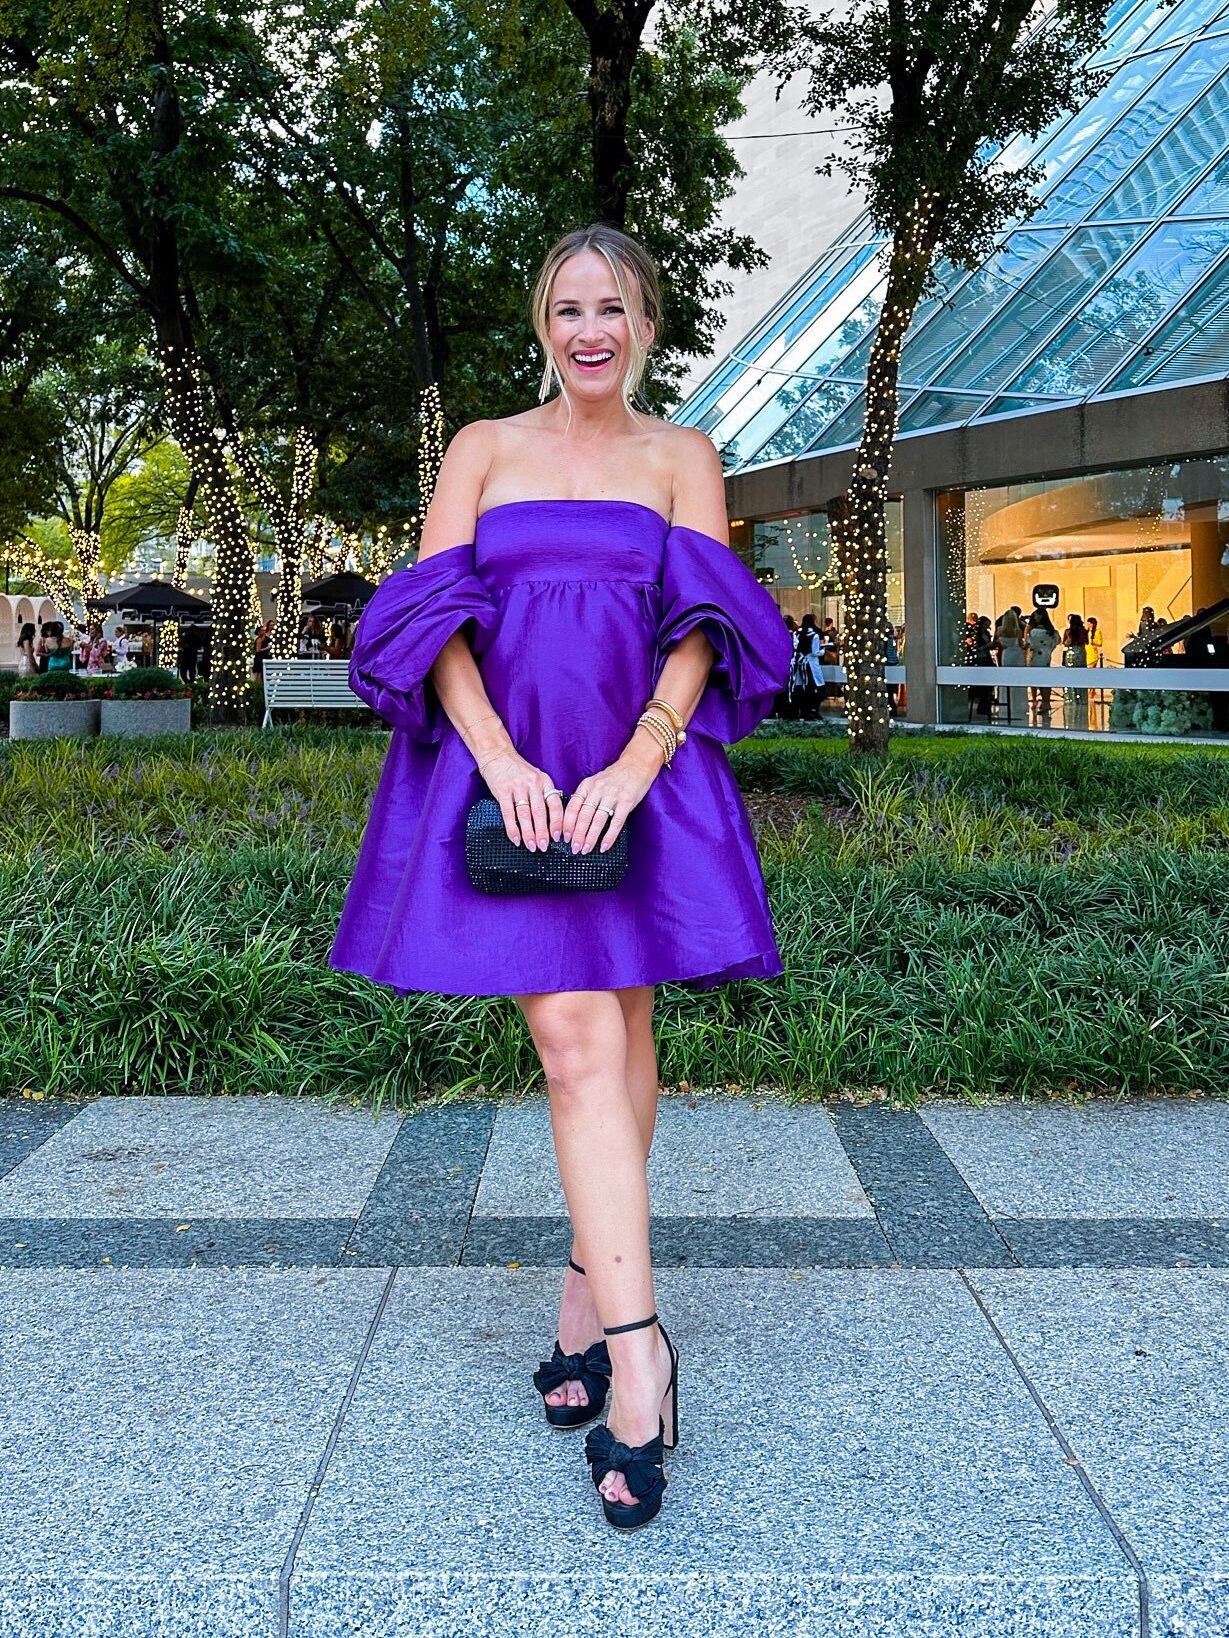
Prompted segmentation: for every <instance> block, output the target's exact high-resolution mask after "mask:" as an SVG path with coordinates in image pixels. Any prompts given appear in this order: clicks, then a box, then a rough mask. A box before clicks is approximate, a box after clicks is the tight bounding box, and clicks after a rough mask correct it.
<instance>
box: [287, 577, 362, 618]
mask: <svg viewBox="0 0 1229 1638" xmlns="http://www.w3.org/2000/svg"><path fill="white" fill-rule="evenodd" d="M375 592H376V588H375V587H374V586H373V585H372V583H371V581H370V580H364V578H363V576H362V575H361V574H352V573H350V572H349V571H347V572H346V573H344V574H326V575H325V577H324V579H323V580H313V581H312V583H311V585H310V586H304V588H303V602H304V603H305V604H307V603H344V604H345V605H346V607H347V608H348V609H351V610H353V611H357V610H359V609H361V608H365V607H366V605H367V604H368V603H369V602H370V601H371V599H372V598H373V597H374V596H375ZM313 612H314V613H316V614H319V612H320V610H319V609H315V610H313Z"/></svg>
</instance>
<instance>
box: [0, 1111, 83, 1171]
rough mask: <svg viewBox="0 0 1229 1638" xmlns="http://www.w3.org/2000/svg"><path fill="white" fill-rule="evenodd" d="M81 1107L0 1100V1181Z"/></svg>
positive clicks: (66, 1122) (65, 1123) (67, 1121)
mask: <svg viewBox="0 0 1229 1638" xmlns="http://www.w3.org/2000/svg"><path fill="white" fill-rule="evenodd" d="M82 1107H83V1105H81V1104H79V1103H34V1102H33V1101H32V1100H31V1099H29V1098H0V1177H5V1176H6V1175H7V1174H8V1173H9V1172H11V1171H12V1170H13V1168H14V1167H15V1166H20V1164H21V1163H22V1161H23V1160H24V1159H25V1158H26V1156H27V1155H31V1154H33V1153H34V1151H35V1149H37V1148H38V1147H39V1146H40V1145H41V1144H44V1143H46V1141H47V1139H48V1138H49V1137H54V1135H55V1134H56V1133H57V1132H58V1131H59V1130H60V1128H61V1127H62V1126H67V1125H68V1123H69V1121H70V1120H72V1118H73V1117H74V1115H77V1114H78V1113H79V1112H80V1111H81V1109H82Z"/></svg>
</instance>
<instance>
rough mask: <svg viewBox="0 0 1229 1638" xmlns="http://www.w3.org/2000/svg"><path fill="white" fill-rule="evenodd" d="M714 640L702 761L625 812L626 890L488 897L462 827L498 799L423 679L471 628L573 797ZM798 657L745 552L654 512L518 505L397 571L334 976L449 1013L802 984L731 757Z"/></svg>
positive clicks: (505, 697) (376, 665)
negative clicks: (533, 1000)
mask: <svg viewBox="0 0 1229 1638" xmlns="http://www.w3.org/2000/svg"><path fill="white" fill-rule="evenodd" d="M697 626H698V627H701V628H702V629H703V631H704V633H705V635H706V636H707V637H708V638H709V639H710V640H711V641H712V643H713V645H714V647H715V648H716V650H717V657H716V659H715V660H714V662H713V668H712V672H711V674H710V676H709V680H708V684H707V686H706V688H705V690H704V694H703V696H702V697H701V700H700V703H699V705H698V706H697V708H696V710H695V713H694V715H693V716H692V718H691V721H690V722H689V723H688V725H687V731H688V737H687V743H686V744H685V745H682V746H680V747H679V749H678V751H677V752H676V753H675V756H674V762H673V766H672V767H670V768H663V769H662V770H661V772H660V773H659V774H658V775H657V777H656V779H655V780H654V782H653V784H652V786H651V787H650V788H649V791H648V793H647V795H646V796H645V797H644V799H643V801H641V802H640V803H639V804H638V805H637V806H636V807H635V808H634V809H633V810H632V812H631V814H630V815H629V817H628V821H627V830H628V859H629V863H628V870H627V874H626V876H625V877H624V878H623V881H622V882H621V883H620V884H619V885H618V887H615V888H612V889H610V890H609V891H606V892H601V893H558V894H545V893H543V894H529V895H526V896H524V897H517V896H501V895H495V894H487V893H481V892H479V891H478V889H477V888H475V887H473V886H472V885H471V883H470V881H469V878H468V876H467V875H466V871H465V842H464V838H465V817H466V814H467V812H468V810H469V808H470V806H471V805H472V804H473V803H474V802H476V801H477V800H478V798H479V797H480V796H486V795H488V794H489V793H488V791H487V786H486V782H485V780H483V778H482V777H481V775H480V774H479V773H478V771H477V764H476V762H475V759H474V757H473V756H472V754H471V753H470V751H469V749H468V748H467V747H466V744H465V742H464V740H463V739H462V738H461V736H460V735H459V734H458V733H457V731H456V729H455V727H454V726H453V725H452V723H451V722H450V721H449V718H448V716H447V715H446V713H445V712H444V710H443V708H442V706H441V705H440V703H439V700H438V698H437V696H436V694H435V690H434V687H433V686H432V684H431V682H430V680H429V679H428V677H427V672H428V670H429V668H430V666H431V664H432V662H433V661H434V660H435V658H436V656H437V655H438V654H439V651H440V649H441V648H442V647H443V645H444V643H445V642H446V641H447V639H448V638H449V637H450V636H451V635H452V633H453V632H455V631H458V630H461V629H462V628H464V629H465V630H466V632H467V636H468V638H469V642H470V646H471V649H472V652H473V654H474V658H475V661H476V663H477V666H478V669H479V671H480V673H481V675H482V681H483V684H484V686H485V688H486V692H487V694H488V696H489V698H490V701H491V706H492V708H493V709H494V710H495V711H497V712H498V713H499V715H500V717H501V718H502V720H503V722H504V724H505V726H506V727H507V730H508V733H509V734H510V735H511V737H512V742H513V744H514V745H515V746H516V748H517V750H518V751H519V752H520V754H521V755H522V756H524V757H526V758H527V759H528V760H529V761H531V762H533V763H534V764H535V765H536V766H537V767H539V768H541V769H542V770H543V771H544V772H545V773H546V774H548V775H549V776H550V778H551V780H552V781H553V782H554V784H556V785H558V786H559V787H560V789H561V790H562V791H563V792H564V796H565V799H566V798H568V797H570V796H571V794H572V792H573V790H574V789H575V787H576V785H577V784H578V782H579V781H580V780H581V779H582V778H583V777H584V776H585V775H586V774H591V773H596V772H597V770H598V769H599V768H603V767H605V766H606V765H607V764H608V763H610V762H613V761H614V760H615V759H616V758H617V757H618V756H619V754H620V753H621V752H622V750H623V749H624V747H625V746H626V744H627V742H628V740H629V739H630V737H631V735H632V733H633V731H634V729H635V725H636V718H637V717H638V716H639V714H640V712H641V711H642V710H643V709H644V704H645V701H646V700H647V699H648V698H649V696H650V695H651V694H652V693H653V691H654V689H655V687H656V684H657V680H658V677H659V676H660V674H661V669H662V666H663V664H664V663H665V660H666V657H667V653H668V651H669V649H670V648H671V647H672V645H673V644H675V643H677V642H678V641H679V640H680V638H682V637H684V636H686V634H687V633H688V632H689V631H692V630H694V629H695V628H696V627H697ZM790 649H791V643H790V634H789V631H788V630H787V628H786V625H785V622H784V620H783V619H782V617H781V615H780V613H779V611H778V609H777V606H776V604H775V603H774V602H773V600H772V598H771V596H770V595H769V594H768V592H766V591H765V590H764V588H763V587H762V586H761V585H760V584H759V582H758V581H757V580H756V578H755V576H754V575H753V574H752V573H751V571H750V570H749V569H748V568H747V567H746V565H745V564H744V563H743V562H742V560H741V559H740V558H739V557H738V556H737V554H736V553H735V552H733V551H732V550H731V549H730V548H729V547H727V546H724V545H722V544H721V542H720V541H718V540H714V539H713V538H712V536H711V535H705V534H701V533H700V532H699V531H698V530H695V529H687V528H682V527H671V526H670V525H669V524H668V523H667V522H666V520H665V519H664V518H663V517H662V516H661V514H660V513H659V512H656V511H654V510H653V509H652V508H651V507H648V506H642V505H640V504H639V503H638V502H635V501H622V500H525V501H507V502H505V503H504V504H502V505H499V506H493V507H491V508H490V509H489V510H487V511H486V512H484V513H483V514H482V516H481V517H480V518H479V519H478V523H477V527H476V529H475V538H474V542H473V543H472V544H471V545H466V546H452V547H450V548H448V550H446V551H443V552H438V553H436V554H435V555H434V556H431V557H428V558H426V559H425V560H424V561H422V562H420V563H418V564H416V565H415V566H414V567H413V568H409V569H402V570H399V571H397V572H396V573H395V574H393V575H390V577H389V578H388V579H387V580H385V581H384V583H383V584H382V585H381V586H380V588H379V590H378V591H377V593H376V594H375V596H374V597H373V598H372V599H371V602H370V603H369V604H368V605H367V608H366V609H365V610H364V612H363V616H362V618H361V620H360V621H359V624H358V629H357V633H356V636H355V642H354V652H353V655H352V657H351V661H350V686H351V687H352V688H353V689H354V691H355V693H356V694H358V695H359V696H360V697H361V698H362V699H364V700H365V701H366V702H367V703H368V704H369V705H370V706H371V707H372V708H373V710H375V711H376V712H378V714H379V715H380V716H381V717H383V718H384V719H385V720H386V721H387V722H389V723H390V724H391V725H392V728H393V736H392V743H391V744H390V746H389V749H388V755H387V758H386V760H385V763H384V768H383V771H382V773H381V775H380V782H379V786H378V788H377V790H376V794H375V798H374V800H373V802H372V806H371V816H370V819H369V820H368V824H367V829H366V832H365V834H364V837H363V843H362V847H361V849H360V852H359V857H358V863H357V865H356V867H355V872H354V879H353V881H352V882H351V884H350V888H349V891H348V893H347V896H346V902H345V907H344V909H343V911H342V915H341V921H340V923H339V925H338V929H337V936H336V939H335V941H334V943H333V948H332V951H331V952H330V955H329V965H330V966H332V967H337V968H340V969H342V970H343V971H347V972H356V973H364V974H366V976H367V977H369V978H372V979H374V980H375V981H376V982H377V983H380V984H386V985H389V986H391V987H392V988H393V989H395V990H398V991H400V992H403V993H404V992H409V991H417V990H424V991H429V992H431V993H434V994H439V995H513V994H534V993H538V992H541V991H548V990H614V989H626V988H629V987H631V986H633V985H638V984H660V983H665V982H667V981H672V982H677V983H686V984H687V985H688V987H690V988H693V989H711V988H713V987H714V986H716V985H718V984H725V983H729V982H730V981H731V980H732V979H737V978H772V977H775V976H776V975H778V974H779V973H781V972H783V971H784V968H783V965H782V962H781V957H780V953H779V952H778V950H777V946H776V941H775V939H774V937H773V927H772V918H771V914H770V912H769V907H768V896H767V893H766V892H765V888H764V878H763V875H762V874H761V870H760V862H759V858H758V856H757V854H756V850H755V842H754V839H753V837H752V834H751V827H750V824H749V823H748V819H747V810H746V808H745V806H744V804H743V800H742V797H741V795H740V793H739V790H738V787H737V785H736V784H735V781H734V775H733V773H732V771H731V769H730V765H729V761H728V759H727V757H726V754H725V750H724V749H723V746H724V745H726V744H731V743H733V742H734V741H735V740H738V739H741V738H742V737H743V736H744V735H745V734H748V733H750V731H751V729H752V728H754V727H755V725H756V723H757V722H759V721H760V720H761V719H762V718H763V717H765V716H767V715H768V713H769V711H770V710H771V709H772V705H773V700H774V698H775V696H776V695H777V694H779V693H780V692H781V691H782V690H783V689H784V687H785V684H786V680H787V677H788V673H789V666H790Z"/></svg>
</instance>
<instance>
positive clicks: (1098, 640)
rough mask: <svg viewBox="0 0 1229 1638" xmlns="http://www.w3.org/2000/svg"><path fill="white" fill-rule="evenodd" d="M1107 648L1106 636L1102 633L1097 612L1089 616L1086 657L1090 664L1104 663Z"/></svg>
mask: <svg viewBox="0 0 1229 1638" xmlns="http://www.w3.org/2000/svg"><path fill="white" fill-rule="evenodd" d="M1104 649H1105V638H1104V637H1103V636H1102V635H1101V627H1100V625H1099V624H1098V621H1097V617H1096V615H1095V614H1090V615H1089V616H1088V642H1087V644H1086V654H1085V657H1086V659H1087V660H1088V663H1089V665H1102V664H1104V661H1103V658H1102V656H1103V653H1104Z"/></svg>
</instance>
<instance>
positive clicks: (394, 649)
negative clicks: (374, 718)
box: [349, 542, 499, 744]
mask: <svg viewBox="0 0 1229 1638" xmlns="http://www.w3.org/2000/svg"><path fill="white" fill-rule="evenodd" d="M498 618H499V611H498V609H497V607H496V605H495V603H494V602H493V601H492V599H491V597H490V595H489V593H488V592H487V590H486V587H485V586H484V585H483V583H482V581H481V580H480V579H479V578H478V575H477V574H476V572H475V569H474V548H473V544H472V542H471V543H470V544H469V545H467V546H450V547H449V548H448V549H447V550H446V551H443V552H436V553H434V554H433V555H432V556H431V557H428V558H427V559H426V560H425V561H423V562H420V563H416V564H414V566H413V567H412V568H409V569H398V570H397V571H396V572H395V573H394V574H391V575H389V577H388V579H387V580H385V581H383V582H382V583H381V585H380V586H379V588H378V590H377V591H376V593H375V596H374V597H373V598H372V599H371V601H370V603H368V605H367V607H366V608H365V609H364V610H363V612H362V614H361V615H360V616H359V622H358V625H357V627H356V628H355V633H354V649H353V652H352V653H351V656H350V671H349V678H350V687H351V689H352V690H353V692H354V693H355V694H357V695H358V697H359V698H360V699H361V700H364V701H365V702H366V703H367V704H368V705H369V706H370V707H371V709H372V710H373V711H374V712H375V713H376V714H377V715H378V716H381V717H383V718H384V720H385V721H386V722H388V723H391V724H392V726H393V727H394V728H404V729H405V730H406V731H407V732H408V733H409V734H410V735H411V736H412V737H413V738H414V739H417V740H422V741H424V742H426V743H428V744H429V743H431V742H433V741H435V740H438V739H440V738H441V737H442V735H443V733H444V729H445V727H446V726H447V724H448V717H447V715H446V713H445V711H444V708H443V706H441V704H440V702H439V699H438V698H437V696H436V693H435V689H434V688H433V687H432V685H431V682H430V680H429V679H428V677H427V673H428V671H429V670H430V669H431V666H432V664H433V663H434V661H435V659H436V657H437V656H438V654H439V652H440V650H441V649H442V648H443V646H444V644H445V643H446V642H447V641H448V639H449V637H451V636H452V634H453V632H455V631H460V630H461V629H462V628H463V627H464V626H466V625H468V624H470V622H472V627H471V635H470V643H471V646H472V647H473V649H474V652H475V653H482V652H483V651H484V649H485V648H486V645H487V643H488V642H489V640H490V637H491V635H492V634H493V632H494V630H495V626H496V624H497V622H498Z"/></svg>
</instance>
